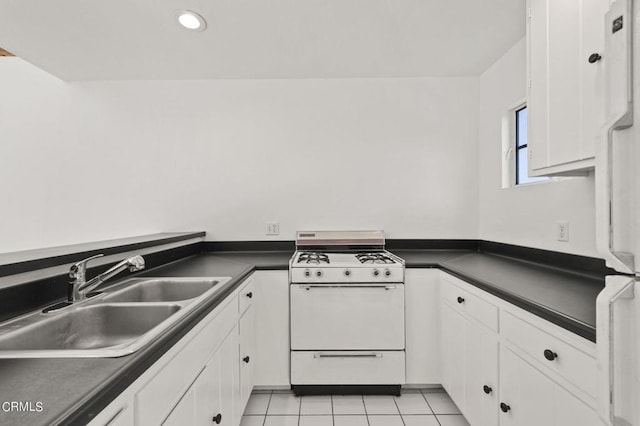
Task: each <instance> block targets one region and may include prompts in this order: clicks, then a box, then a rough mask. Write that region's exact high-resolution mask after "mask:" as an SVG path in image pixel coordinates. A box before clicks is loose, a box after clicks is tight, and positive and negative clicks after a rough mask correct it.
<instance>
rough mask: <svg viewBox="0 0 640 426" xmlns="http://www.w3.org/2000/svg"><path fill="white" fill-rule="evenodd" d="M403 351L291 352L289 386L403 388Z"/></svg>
mask: <svg viewBox="0 0 640 426" xmlns="http://www.w3.org/2000/svg"><path fill="white" fill-rule="evenodd" d="M404 382H405V375H404V351H294V352H292V353H291V384H293V385H335V384H340V385H384V384H393V385H397V384H404Z"/></svg>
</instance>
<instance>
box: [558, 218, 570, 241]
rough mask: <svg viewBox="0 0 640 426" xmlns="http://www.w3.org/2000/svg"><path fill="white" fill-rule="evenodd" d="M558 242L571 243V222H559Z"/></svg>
mask: <svg viewBox="0 0 640 426" xmlns="http://www.w3.org/2000/svg"><path fill="white" fill-rule="evenodd" d="M558 241H569V222H558Z"/></svg>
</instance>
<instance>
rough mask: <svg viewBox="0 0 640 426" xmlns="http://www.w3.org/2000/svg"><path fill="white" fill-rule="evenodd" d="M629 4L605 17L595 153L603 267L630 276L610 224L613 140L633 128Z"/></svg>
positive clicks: (619, 1) (630, 263)
mask: <svg viewBox="0 0 640 426" xmlns="http://www.w3.org/2000/svg"><path fill="white" fill-rule="evenodd" d="M631 12H632V1H631V0H616V1H614V2H613V4H612V5H611V8H610V9H609V11H608V12H607V14H606V15H605V19H604V33H605V54H604V55H603V58H604V60H605V67H604V72H605V87H606V89H605V96H606V99H605V110H606V117H607V121H606V123H607V124H606V125H605V126H604V127H603V129H602V130H603V133H602V136H601V137H600V138H599V140H600V143H599V144H598V146H597V152H596V165H595V166H596V242H597V246H598V252H599V253H600V255H601V256H602V257H604V259H605V261H606V262H607V265H608V266H610V267H611V268H613V269H615V270H616V271H618V272H622V273H628V274H633V273H635V265H634V259H633V255H632V254H630V253H626V252H622V251H616V249H615V244H614V233H613V231H614V226H615V224H614V223H613V208H614V204H613V174H612V172H613V168H614V164H613V136H614V133H615V132H616V131H618V130H623V129H626V128H628V127H630V126H632V125H633V84H632V81H631V79H632V75H633V73H632V67H633V60H632V59H633V58H632V37H631V30H632V28H631V26H632V21H633V19H632V16H633V15H632V13H631Z"/></svg>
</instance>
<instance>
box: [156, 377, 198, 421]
mask: <svg viewBox="0 0 640 426" xmlns="http://www.w3.org/2000/svg"><path fill="white" fill-rule="evenodd" d="M195 414H196V392H195V387H194V386H191V387H190V388H189V390H187V392H186V393H185V394H184V395H183V396H182V398H181V399H180V402H178V405H176V406H175V407H173V411H171V413H170V414H169V417H167V418H166V419H165V420H164V422H162V426H183V425H192V424H195V422H196V416H195Z"/></svg>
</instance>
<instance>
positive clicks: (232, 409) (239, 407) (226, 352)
mask: <svg viewBox="0 0 640 426" xmlns="http://www.w3.org/2000/svg"><path fill="white" fill-rule="evenodd" d="M238 337H239V336H238V332H237V328H236V327H234V329H233V332H232V333H230V334H229V338H228V339H229V341H228V342H227V344H225V345H223V346H222V347H221V348H220V351H219V352H220V364H219V365H220V370H219V371H220V379H219V380H220V413H221V414H222V420H221V421H220V423H216V424H221V425H225V426H237V425H239V424H240V417H241V416H242V412H243V411H244V404H241V402H240V389H239V382H240V380H239V375H240V374H239V373H240V359H239V358H238V352H239V351H238V344H239V342H238ZM216 414H217V413H216ZM209 424H211V423H209Z"/></svg>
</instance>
